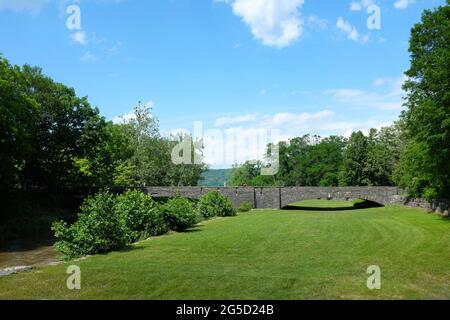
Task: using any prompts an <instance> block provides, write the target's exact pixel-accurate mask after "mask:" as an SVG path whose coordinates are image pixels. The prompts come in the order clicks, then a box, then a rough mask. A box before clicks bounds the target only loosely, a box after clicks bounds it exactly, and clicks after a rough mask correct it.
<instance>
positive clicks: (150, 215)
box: [114, 190, 167, 241]
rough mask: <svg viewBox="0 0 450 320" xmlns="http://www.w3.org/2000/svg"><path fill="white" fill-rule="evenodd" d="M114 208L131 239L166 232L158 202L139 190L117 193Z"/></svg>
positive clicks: (134, 239) (135, 239)
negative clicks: (129, 232)
mask: <svg viewBox="0 0 450 320" xmlns="http://www.w3.org/2000/svg"><path fill="white" fill-rule="evenodd" d="M114 210H115V212H116V213H117V215H118V216H119V217H120V219H122V220H123V221H124V222H125V225H126V227H127V228H128V229H129V230H130V231H131V234H130V235H131V238H132V241H137V240H143V239H147V238H148V237H150V236H157V235H161V234H163V233H165V232H167V225H166V223H165V221H164V218H163V216H162V213H161V210H160V208H159V206H158V204H157V203H156V202H155V201H153V199H152V198H151V197H150V196H147V195H145V194H144V193H143V192H141V191H137V190H134V191H128V192H126V193H124V194H122V195H119V196H118V197H117V198H116V200H115V203H114Z"/></svg>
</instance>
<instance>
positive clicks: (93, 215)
mask: <svg viewBox="0 0 450 320" xmlns="http://www.w3.org/2000/svg"><path fill="white" fill-rule="evenodd" d="M114 207H115V197H114V196H113V195H112V194H111V193H109V192H102V193H99V194H97V195H96V196H94V197H89V198H87V199H86V201H85V202H84V203H83V205H82V206H81V213H80V214H79V215H78V221H77V222H76V223H74V224H72V225H70V226H69V225H67V223H66V222H56V223H54V224H53V226H52V230H53V231H54V232H55V237H56V238H57V239H58V241H57V242H56V249H57V250H58V251H59V252H61V253H62V254H64V256H66V257H78V256H82V255H86V254H96V253H105V252H109V251H112V250H117V249H120V248H123V247H125V246H126V245H127V244H129V243H130V242H131V232H130V229H129V228H128V227H127V225H126V223H125V219H123V218H122V217H121V216H120V215H118V214H117V213H116V211H115V210H114Z"/></svg>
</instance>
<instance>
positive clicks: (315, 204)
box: [291, 200, 363, 208]
mask: <svg viewBox="0 0 450 320" xmlns="http://www.w3.org/2000/svg"><path fill="white" fill-rule="evenodd" d="M362 202H363V201H362V200H356V201H341V200H304V201H299V202H294V203H292V204H291V206H295V207H311V208H348V207H353V206H354V205H355V204H358V203H362Z"/></svg>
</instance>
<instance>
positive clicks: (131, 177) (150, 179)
mask: <svg viewBox="0 0 450 320" xmlns="http://www.w3.org/2000/svg"><path fill="white" fill-rule="evenodd" d="M151 111H152V110H151V108H147V107H146V106H143V105H140V104H139V105H138V106H136V107H135V109H134V117H133V118H132V119H131V120H128V121H123V123H121V124H116V123H113V122H112V121H107V120H106V119H105V118H104V117H102V116H101V115H100V112H99V110H98V108H93V107H92V106H91V105H90V104H89V101H88V99H87V98H86V97H81V98H80V97H78V96H77V95H76V93H75V90H74V89H72V88H69V87H67V86H66V85H64V84H61V83H57V82H55V81H54V80H53V79H51V78H50V77H48V76H46V75H44V74H43V72H42V70H41V69H40V68H37V67H31V66H29V65H24V66H22V67H19V66H16V65H12V64H11V63H9V61H8V60H7V59H5V58H3V57H1V56H0V141H1V149H2V150H1V153H0V181H1V182H2V183H1V184H0V196H1V198H2V199H1V200H2V205H3V206H4V208H5V210H2V214H0V219H1V218H2V216H3V217H6V216H11V215H14V216H16V215H18V210H19V211H20V210H22V209H23V207H24V203H25V202H26V194H28V193H32V192H45V193H47V194H57V192H58V191H60V190H63V189H67V188H72V189H73V188H87V189H89V188H90V189H101V188H105V187H115V186H120V187H136V186H156V185H163V186H178V185H196V184H197V182H198V180H199V178H200V175H201V173H202V171H203V170H204V168H205V166H204V165H203V164H201V165H195V164H193V165H174V164H173V163H172V161H171V152H172V149H173V147H174V146H175V144H176V143H178V142H177V139H178V140H179V139H181V137H171V138H167V137H163V136H162V135H161V134H160V131H159V127H158V121H157V119H155V117H154V116H153V115H152V113H151ZM183 138H186V137H183ZM192 152H201V150H192ZM19 207H20V208H19Z"/></svg>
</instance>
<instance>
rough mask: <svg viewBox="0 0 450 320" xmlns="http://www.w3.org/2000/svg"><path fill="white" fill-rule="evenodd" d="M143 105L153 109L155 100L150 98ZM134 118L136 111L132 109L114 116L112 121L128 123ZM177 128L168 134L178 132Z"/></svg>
mask: <svg viewBox="0 0 450 320" xmlns="http://www.w3.org/2000/svg"><path fill="white" fill-rule="evenodd" d="M142 106H143V107H144V108H150V109H151V108H153V107H154V106H155V102H154V101H152V100H150V101H149V102H147V103H145V104H144V105H142ZM134 119H136V114H135V113H134V111H131V112H129V113H126V114H123V115H121V116H116V117H114V118H113V119H112V122H114V123H115V124H123V123H128V122H130V121H131V120H134ZM177 130H178V129H177ZM177 130H171V131H170V132H169V133H168V134H169V135H170V133H176V132H177ZM183 130H184V129H183Z"/></svg>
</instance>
